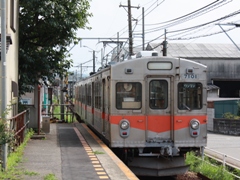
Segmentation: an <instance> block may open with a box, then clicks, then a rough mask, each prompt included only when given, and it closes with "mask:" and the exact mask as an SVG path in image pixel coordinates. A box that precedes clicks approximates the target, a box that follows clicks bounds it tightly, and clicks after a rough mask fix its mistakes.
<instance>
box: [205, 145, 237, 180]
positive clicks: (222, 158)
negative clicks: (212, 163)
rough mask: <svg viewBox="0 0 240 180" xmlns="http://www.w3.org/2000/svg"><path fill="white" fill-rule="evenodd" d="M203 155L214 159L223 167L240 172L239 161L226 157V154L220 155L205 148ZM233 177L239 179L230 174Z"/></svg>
mask: <svg viewBox="0 0 240 180" xmlns="http://www.w3.org/2000/svg"><path fill="white" fill-rule="evenodd" d="M204 154H205V155H206V156H208V157H209V158H212V159H215V160H217V161H218V162H220V163H222V165H223V167H225V166H226V165H227V166H229V167H232V168H235V169H238V170H240V160H239V159H236V158H234V157H231V156H228V155H226V154H223V153H220V152H218V151H215V150H212V149H209V148H205V151H204ZM232 175H233V176H235V178H237V179H240V177H239V176H236V175H234V174H232Z"/></svg>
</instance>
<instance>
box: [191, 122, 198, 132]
mask: <svg viewBox="0 0 240 180" xmlns="http://www.w3.org/2000/svg"><path fill="white" fill-rule="evenodd" d="M191 128H192V129H195V130H196V129H198V128H199V122H198V121H196V120H192V121H191Z"/></svg>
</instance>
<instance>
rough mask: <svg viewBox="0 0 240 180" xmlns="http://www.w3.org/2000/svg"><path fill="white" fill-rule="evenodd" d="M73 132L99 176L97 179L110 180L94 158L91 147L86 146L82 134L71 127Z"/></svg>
mask: <svg viewBox="0 0 240 180" xmlns="http://www.w3.org/2000/svg"><path fill="white" fill-rule="evenodd" d="M73 129H74V131H75V132H76V134H77V136H78V138H79V140H80V142H81V143H82V145H83V147H84V149H85V151H86V152H87V154H88V157H89V158H90V160H91V161H92V164H93V167H94V169H95V171H96V173H97V175H98V176H99V179H110V178H109V176H108V175H107V173H106V171H105V170H104V168H103V167H102V165H101V163H100V162H99V160H98V158H97V157H96V156H95V154H94V153H93V151H92V149H91V147H90V146H89V145H88V143H87V142H86V140H85V139H84V137H83V136H82V134H81V133H80V132H79V130H78V129H77V128H76V127H73Z"/></svg>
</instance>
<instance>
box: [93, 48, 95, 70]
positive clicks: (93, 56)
mask: <svg viewBox="0 0 240 180" xmlns="http://www.w3.org/2000/svg"><path fill="white" fill-rule="evenodd" d="M93 72H94V73H95V50H93Z"/></svg>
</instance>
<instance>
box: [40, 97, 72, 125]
mask: <svg viewBox="0 0 240 180" xmlns="http://www.w3.org/2000/svg"><path fill="white" fill-rule="evenodd" d="M46 106H47V107H48V112H44V113H43V115H47V116H49V117H51V118H54V119H59V120H66V121H68V120H69V117H70V121H71V122H73V118H74V114H75V113H74V110H73V108H74V105H73V104H72V103H71V102H69V104H51V105H49V104H43V107H46ZM62 109H63V112H61V111H62Z"/></svg>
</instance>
